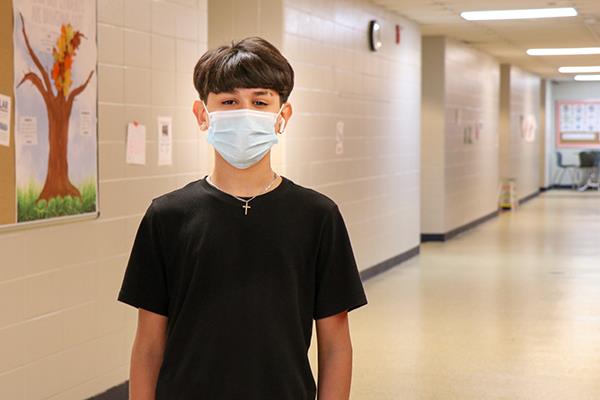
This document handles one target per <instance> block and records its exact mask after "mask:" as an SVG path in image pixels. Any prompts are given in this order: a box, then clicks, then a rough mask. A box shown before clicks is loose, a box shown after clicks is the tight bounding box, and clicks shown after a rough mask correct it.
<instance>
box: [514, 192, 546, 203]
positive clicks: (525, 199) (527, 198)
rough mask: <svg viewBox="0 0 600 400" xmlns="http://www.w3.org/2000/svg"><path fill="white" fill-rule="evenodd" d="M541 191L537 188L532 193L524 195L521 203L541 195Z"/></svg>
mask: <svg viewBox="0 0 600 400" xmlns="http://www.w3.org/2000/svg"><path fill="white" fill-rule="evenodd" d="M540 193H541V192H540V191H539V190H537V191H535V192H533V193H531V194H530V195H528V196H525V197H523V198H522V199H521V200H519V204H523V203H527V202H528V201H530V200H533V199H535V198H536V197H538V196H539V195H540Z"/></svg>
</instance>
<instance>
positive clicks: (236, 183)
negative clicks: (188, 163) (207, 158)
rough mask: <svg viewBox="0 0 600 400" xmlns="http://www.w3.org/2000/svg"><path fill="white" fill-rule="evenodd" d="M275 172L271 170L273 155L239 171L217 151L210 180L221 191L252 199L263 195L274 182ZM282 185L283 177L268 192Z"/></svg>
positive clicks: (268, 154) (278, 178) (269, 154)
mask: <svg viewBox="0 0 600 400" xmlns="http://www.w3.org/2000/svg"><path fill="white" fill-rule="evenodd" d="M273 177H274V172H273V169H272V168H271V153H270V152H269V153H267V155H266V156H265V157H264V158H263V159H262V160H260V161H259V162H257V163H256V164H254V165H252V166H251V167H249V168H246V169H238V168H235V167H233V166H232V165H230V164H229V163H228V162H227V161H225V160H224V159H223V157H221V155H220V154H219V153H218V152H217V151H215V164H214V167H213V171H212V173H211V174H210V180H211V181H212V182H213V183H214V184H215V185H216V186H218V187H219V189H221V190H223V191H224V192H227V193H229V194H233V195H235V196H239V197H252V196H256V195H259V194H262V193H263V192H264V190H265V188H266V187H267V186H268V185H269V184H270V183H271V182H273ZM279 183H281V177H280V176H277V179H276V180H275V181H274V182H273V184H272V185H271V187H270V188H269V190H268V191H271V190H273V189H275V188H276V187H277V186H278V185H279Z"/></svg>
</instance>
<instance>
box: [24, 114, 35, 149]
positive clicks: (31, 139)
mask: <svg viewBox="0 0 600 400" xmlns="http://www.w3.org/2000/svg"><path fill="white" fill-rule="evenodd" d="M19 135H20V136H21V143H23V144H28V145H37V144H38V128H37V117H29V116H22V117H20V118H19Z"/></svg>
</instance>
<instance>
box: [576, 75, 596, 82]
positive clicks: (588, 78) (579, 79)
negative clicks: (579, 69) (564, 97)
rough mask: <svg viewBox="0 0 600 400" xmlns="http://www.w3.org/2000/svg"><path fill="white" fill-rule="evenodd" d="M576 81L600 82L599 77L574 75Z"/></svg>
mask: <svg viewBox="0 0 600 400" xmlns="http://www.w3.org/2000/svg"><path fill="white" fill-rule="evenodd" d="M575 80H576V81H600V75H575Z"/></svg>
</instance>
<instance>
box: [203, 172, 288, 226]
mask: <svg viewBox="0 0 600 400" xmlns="http://www.w3.org/2000/svg"><path fill="white" fill-rule="evenodd" d="M277 177H278V175H277V173H275V172H273V180H272V181H271V183H269V186H267V187H266V188H265V190H263V191H262V193H259V194H257V195H255V196H252V197H251V198H249V199H248V200H246V199H242V198H241V197H237V196H236V195H234V194H231V193H227V192H225V191H224V190H223V189H221V188H220V187H218V186H217V185H216V184H215V183H214V182H213V181H212V179H211V178H210V175H209V176H207V177H206V181H207V182H208V183H210V184H211V185H212V186H214V187H215V188H217V189H219V190H220V191H221V192H224V193H227V194H228V195H230V196H233V197H235V198H236V199H238V200H239V201H241V202H243V203H244V205H243V206H242V208H243V209H244V215H248V209H249V208H252V207H251V206H249V205H248V203H250V202H251V201H252V200H254V198H256V197H257V196H260V195H261V194H264V193H265V192H266V191H267V190H269V189H270V188H271V186H273V183H275V181H276V180H277Z"/></svg>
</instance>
